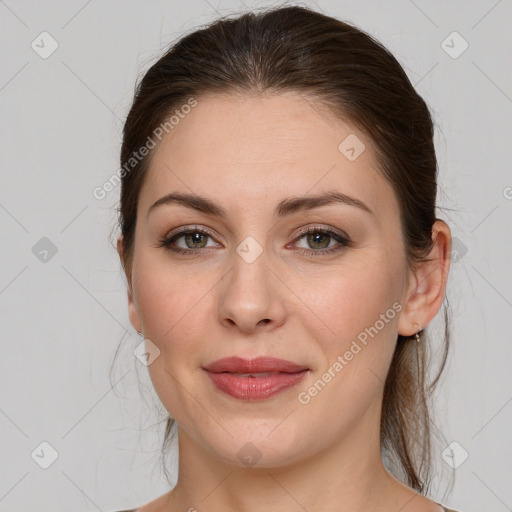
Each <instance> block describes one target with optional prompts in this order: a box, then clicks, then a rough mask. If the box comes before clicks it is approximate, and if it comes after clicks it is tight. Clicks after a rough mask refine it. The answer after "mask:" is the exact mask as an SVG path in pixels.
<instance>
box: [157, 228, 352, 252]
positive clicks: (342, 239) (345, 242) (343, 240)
mask: <svg viewBox="0 0 512 512" xmlns="http://www.w3.org/2000/svg"><path fill="white" fill-rule="evenodd" d="M192 233H200V234H202V235H206V236H208V237H210V238H214V237H213V235H212V233H210V232H209V231H207V230H205V229H203V228H200V227H197V226H196V227H193V228H186V229H183V230H181V231H178V232H177V233H174V234H172V235H171V236H169V237H164V238H162V239H160V240H159V245H158V247H165V248H166V249H167V250H169V251H172V252H175V253H178V254H186V255H189V256H192V255H196V254H199V253H200V252H204V250H205V249H206V248H203V249H182V248H181V247H175V246H173V245H172V244H173V243H174V242H175V241H176V240H178V239H180V238H181V237H182V236H184V235H188V234H192ZM310 233H321V234H322V235H327V236H329V237H330V238H334V239H335V240H336V241H337V242H338V243H339V245H337V246H334V247H331V248H329V249H321V250H315V249H304V248H301V249H299V250H297V253H298V254H300V255H305V256H313V257H316V256H328V255H330V254H333V253H335V252H338V251H341V250H342V249H344V248H345V247H350V246H351V241H350V239H349V238H348V237H346V236H343V235H341V234H340V233H337V232H335V231H333V230H330V229H325V228H320V227H316V226H310V227H308V228H305V229H303V230H301V231H300V232H299V233H298V235H297V237H296V238H295V240H294V242H295V241H298V240H300V239H301V238H303V237H304V236H305V235H308V234H310Z"/></svg>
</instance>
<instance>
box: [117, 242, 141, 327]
mask: <svg viewBox="0 0 512 512" xmlns="http://www.w3.org/2000/svg"><path fill="white" fill-rule="evenodd" d="M117 253H118V254H119V258H120V260H121V265H122V267H123V269H124V271H125V276H126V279H127V292H128V316H129V318H130V323H131V324H132V326H133V328H134V329H135V330H136V331H137V332H143V331H142V322H141V321H140V316H139V311H138V309H137V306H136V304H135V301H134V300H133V289H132V282H131V278H130V277H129V276H128V275H127V272H126V268H125V260H124V255H123V237H122V235H121V236H120V237H119V238H118V239H117Z"/></svg>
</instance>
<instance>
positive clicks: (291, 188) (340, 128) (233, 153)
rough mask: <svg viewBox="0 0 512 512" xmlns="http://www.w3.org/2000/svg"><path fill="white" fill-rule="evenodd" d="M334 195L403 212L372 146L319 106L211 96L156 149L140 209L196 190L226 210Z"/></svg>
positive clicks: (283, 97)
mask: <svg viewBox="0 0 512 512" xmlns="http://www.w3.org/2000/svg"><path fill="white" fill-rule="evenodd" d="M347 149H348V150H349V152H348V153H347ZM351 150H353V151H351ZM350 151H351V152H350ZM354 156H356V158H354ZM331 190H337V191H340V192H342V193H345V194H347V195H352V196H354V197H357V198H358V199H360V200H361V201H363V202H365V203H366V204H369V205H370V207H371V208H372V209H373V210H374V212H375V213H376V214H377V215H379V214H385V213H386V209H389V208H393V207H394V208H398V205H397V203H396V200H395V197H394V192H393V190H392V187H391V185H390V184H389V182H388V181H387V180H386V179H385V178H384V177H383V176H382V175H381V173H380V171H379V167H378V162H377V160H376V157H375V152H374V148H373V144H372V141H371V140H370V139H369V138H368V137H367V136H366V135H365V134H364V133H362V132H360V131H359V130H357V129H356V128H355V127H354V126H352V125H351V124H350V123H348V122H346V121H343V120H341V119H339V118H337V117H335V116H334V115H333V114H332V113H329V112H328V111H326V110H325V108H324V107H322V106H321V104H320V103H317V102H315V101H314V100H312V99H306V98H305V97H304V96H302V95H300V94H298V93H286V94H278V95H277V94H276V95H271V96H265V97H261V96H238V95H237V96H235V95H211V96H203V97H198V98H197V105H196V106H195V107H194V108H192V109H191V110H190V112H189V113H187V114H186V115H182V116H181V117H180V119H179V122H178V123H177V124H176V125H175V126H174V128H173V129H172V130H171V131H170V132H169V133H168V134H167V135H165V136H164V137H163V138H162V141H161V143H160V144H159V145H158V146H157V148H156V149H154V150H153V154H152V155H151V165H150V168H149V171H148V175H147V177H146V180H145V184H144V188H143V194H142V193H141V203H142V202H146V203H148V202H153V201H156V200H157V199H158V198H159V197H161V196H162V195H164V194H166V193H169V192H173V191H183V192H191V191H193V192H195V193H197V194H199V195H203V196H207V197H211V198H214V199H217V200H219V201H222V203H223V204H224V205H226V209H227V210H228V211H229V209H230V205H232V206H233V208H237V207H240V206H244V205H249V204H251V207H253V208H254V207H255V206H256V205H259V207H260V208H261V207H264V206H265V205H270V204H272V205H273V204H275V203H276V202H277V200H280V199H282V198H284V197H289V196H302V195H306V194H308V193H319V192H325V191H331ZM142 196H144V197H142ZM274 199H275V200H276V201H274ZM387 213H389V212H387Z"/></svg>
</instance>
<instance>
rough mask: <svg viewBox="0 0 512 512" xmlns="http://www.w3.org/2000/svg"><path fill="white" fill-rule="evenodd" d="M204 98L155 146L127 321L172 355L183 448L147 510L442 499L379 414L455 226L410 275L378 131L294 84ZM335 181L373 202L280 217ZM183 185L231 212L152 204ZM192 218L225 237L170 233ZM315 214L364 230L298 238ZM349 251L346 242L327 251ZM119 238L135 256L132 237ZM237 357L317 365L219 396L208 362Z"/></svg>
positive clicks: (162, 360) (167, 379)
mask: <svg viewBox="0 0 512 512" xmlns="http://www.w3.org/2000/svg"><path fill="white" fill-rule="evenodd" d="M197 99H198V105H197V106H196V107H195V108H194V109H192V111H191V112H190V113H189V114H188V115H187V116H186V117H185V118H184V119H182V120H180V122H179V124H178V125H177V126H176V127H175V128H174V130H173V131H171V132H170V133H169V134H168V135H166V136H165V137H164V138H163V139H162V142H161V143H160V144H159V146H158V147H157V148H155V149H154V150H153V153H152V155H151V158H152V161H151V166H150V169H149V171H148V176H147V179H146V181H145V183H144V186H143V188H142V189H141V192H140V197H139V204H138V219H137V224H136V231H135V246H134V253H133V261H132V266H131V269H130V270H131V281H129V283H128V285H129V286H128V307H129V316H130V321H131V323H132V325H133V327H134V328H135V329H136V330H138V331H141V332H142V333H143V335H144V337H145V338H146V339H149V340H151V342H152V343H154V344H155V345H156V346H157V347H158V349H159V350H160V351H161V352H160V355H159V357H157V358H156V359H155V361H154V362H153V363H151V364H150V365H149V367H148V369H149V372H150V376H151V379H152V382H153V385H154V387H155V390H156V392H157V394H158V396H159V398H160V400H161V401H162V403H163V405H164V406H165V407H166V409H167V410H168V411H169V413H170V415H171V416H172V417H173V418H175V420H176V421H177V423H178V435H179V451H180V453H179V478H178V483H177V485H176V487H175V488H174V489H173V490H172V491H171V492H170V493H167V494H165V495H163V496H161V497H160V498H158V499H157V500H155V501H153V502H151V503H148V504H147V505H145V506H144V507H142V508H141V509H140V511H142V512H154V511H171V510H172V511H175V510H176V511H178V510H179V511H182V510H183V511H186V510H194V509H195V510H197V511H206V510H208V511H209V512H217V511H219V512H220V511H222V512H226V511H235V510H236V511H239V510H243V511H248V512H256V511H268V510H279V511H281V512H288V511H297V510H307V511H308V512H316V511H320V510H321V511H323V512H325V511H335V510H336V511H339V510H347V511H348V510H350V511H363V510H373V511H379V512H388V511H389V512H391V511H393V512H396V511H398V510H400V511H401V512H411V511H413V510H414V511H415V512H417V511H420V512H422V511H424V512H427V511H431V512H438V511H440V510H441V508H440V507H439V505H437V504H435V503H434V502H433V501H431V500H429V499H427V498H426V497H423V496H421V495H419V494H418V493H416V492H415V491H414V490H412V489H410V488H408V487H407V486H405V485H404V484H402V483H401V482H399V481H398V480H396V479H395V478H394V477H392V476H391V474H390V473H389V472H388V471H387V470H386V469H385V468H384V466H383V464H382V458H381V451H380V437H379V425H380V414H381V405H382V395H383V386H384V381H385V377H386V375H387V372H388V369H389V365H390V362H391V357H392V354H393V350H394V347H395V343H396V339H397V335H398V334H402V335H412V334H415V333H416V332H417V331H418V330H419V328H420V326H421V327H425V326H427V325H428V323H429V322H430V321H431V320H432V319H433V318H434V316H435V315H436V313H437V312H438V311H439V309H440V307H441V304H442V301H443V298H444V293H445V286H446V279H447V275H448V270H449V255H450V251H451V234H450V229H449V228H448V226H447V225H446V224H445V223H444V222H442V221H436V223H435V225H434V226H433V238H434V239H435V245H434V247H433V249H432V252H431V254H430V257H431V258H433V261H432V262H429V263H425V264H423V265H421V266H420V267H419V268H417V269H416V270H415V271H414V272H413V271H412V270H411V269H410V268H408V266H407V263H406V260H405V247H404V244H403V240H402V234H401V225H400V217H399V206H398V202H397V198H396V196H395V193H394V191H393V189H392V187H391V185H390V183H389V182H388V181H387V180H386V179H385V178H384V177H383V176H382V175H381V174H380V172H379V170H378V165H377V161H376V158H375V151H374V148H373V145H372V141H371V140H369V139H368V137H367V136H365V134H363V133H361V132H360V131H358V130H357V129H356V128H355V127H354V126H351V125H350V124H348V123H345V122H342V121H341V120H339V119H336V118H334V117H332V116H331V115H329V114H328V113H326V112H325V111H323V110H322V109H321V108H320V107H319V105H318V104H315V103H314V102H313V101H308V100H307V99H306V98H304V97H302V96H300V95H299V94H297V93H286V94H279V95H273V96H267V97H255V96H244V97H242V96H234V95H233V96H229V95H224V96H220V95H216V96H208V97H206V96H203V97H199V98H197ZM349 134H355V135H356V136H357V137H358V138H359V139H360V140H361V141H363V143H364V144H365V146H366V149H365V150H364V151H363V153H362V154H361V155H360V156H359V157H358V158H357V159H356V160H354V161H350V160H349V159H347V158H346V157H345V156H344V155H343V154H342V153H341V152H340V151H339V150H338V146H339V144H340V142H342V141H343V140H344V139H345V138H346V137H347V136H348V135H349ZM331 190H335V191H338V192H342V193H344V194H347V195H349V196H352V197H354V198H357V199H359V200H361V201H363V202H364V203H365V204H366V205H367V206H368V207H369V208H370V209H371V210H372V212H373V214H370V213H368V212H365V211H364V210H362V209H360V208H357V207H354V206H351V205H347V204H342V203H335V204H331V205H325V206H322V207H320V208H316V209H313V210H309V211H307V210H306V211H298V212H295V213H293V214H290V215H287V216H285V217H283V218H277V217H273V211H274V208H275V206H276V205H277V203H279V201H281V200H283V199H284V198H288V197H290V196H296V197H301V196H304V195H311V194H317V193H321V192H326V191H331ZM170 192H183V193H192V192H193V193H196V194H199V195H201V196H205V197H208V198H209V199H211V200H213V201H215V202H216V203H218V204H220V205H222V206H223V207H224V208H225V209H226V211H227V215H226V218H224V219H221V218H219V217H217V216H214V215H211V214H206V213H202V212H199V211H196V210H193V209H190V208H187V207H185V206H182V205H179V204H169V205H161V206H158V207H156V208H154V209H153V210H152V211H151V213H150V214H149V215H148V210H149V207H150V205H152V204H153V203H154V202H155V201H157V200H158V199H160V198H161V197H162V196H164V195H166V194H168V193H170ZM196 225H197V226H200V227H202V228H205V229H208V230H209V231H211V232H212V234H213V236H212V237H209V236H207V237H203V238H196V239H195V240H194V239H188V245H187V238H186V237H183V236H182V237H181V238H180V239H178V240H176V241H175V244H177V245H178V246H179V247H181V248H184V249H185V250H186V249H189V250H190V249H194V248H196V249H199V250H200V251H203V252H201V253H199V254H196V255H181V254H176V253H173V252H171V251H170V250H169V249H167V248H166V247H160V246H159V240H160V239H161V238H163V237H165V236H166V235H168V234H169V233H171V231H173V230H175V228H180V227H192V228H193V227H194V226H196ZM308 226H314V227H319V228H321V229H334V230H335V231H336V230H338V231H342V232H343V233H345V234H346V235H348V237H349V239H350V240H351V242H352V243H351V245H349V246H340V245H339V242H338V241H337V240H336V239H335V238H333V237H331V238H329V237H327V238H324V239H321V238H316V243H315V238H314V237H313V238H311V237H309V241H308V236H307V235H302V236H301V238H299V235H298V234H297V233H298V230H299V229H300V228H303V227H308ZM248 236H251V237H253V238H254V239H255V240H256V241H257V242H258V244H259V246H260V247H261V250H262V252H261V254H260V255H259V256H258V257H257V258H256V259H255V261H253V262H251V263H248V262H247V261H246V260H244V259H243V258H242V257H241V256H240V255H239V254H238V253H237V252H236V249H237V247H238V246H239V244H240V243H241V242H242V241H243V240H244V239H245V238H246V237H248ZM194 243H195V245H194ZM335 246H338V247H340V251H337V252H334V253H332V254H327V255H325V256H322V255H315V254H320V252H321V251H322V250H323V249H325V248H331V247H335ZM300 249H309V250H310V251H317V253H315V254H310V255H308V254H299V253H298V251H299V250H300ZM118 250H119V254H120V256H121V258H122V257H123V254H122V245H121V240H119V242H118ZM251 250H254V249H251ZM395 302H397V303H399V304H401V305H402V309H401V311H400V312H398V313H396V315H395V316H394V318H392V319H388V322H387V323H385V326H384V327H383V328H382V329H381V330H379V332H378V334H377V335H375V336H374V337H373V338H369V342H368V343H367V345H366V346H363V348H362V350H361V351H360V352H358V353H357V355H355V356H354V357H353V359H352V360H351V361H349V362H348V364H347V365H346V366H345V367H344V368H343V370H342V371H340V372H338V373H337V374H336V377H334V378H333V379H332V380H331V381H330V382H329V383H328V384H327V385H326V386H325V387H324V388H323V389H322V390H321V391H320V392H319V393H318V394H317V395H316V396H314V397H313V398H311V401H310V402H309V403H308V404H301V403H299V401H298V399H297V397H298V394H299V393H300V392H301V391H307V390H308V388H309V387H311V386H312V385H313V383H314V382H315V381H317V380H318V379H319V378H320V377H321V376H322V374H323V373H324V372H326V371H328V368H329V367H331V366H332V365H333V363H334V362H335V361H336V359H337V357H338V356H339V355H343V354H344V353H345V352H346V351H347V350H348V349H349V348H350V346H351V343H352V341H353V340H355V339H356V338H357V335H358V334H359V333H361V332H362V331H364V330H365V328H368V327H370V326H373V325H375V323H376V321H377V320H378V319H379V318H381V317H380V315H381V314H385V313H386V311H387V310H389V309H390V308H391V307H392V305H393V303H395ZM265 319H266V320H267V321H265ZM413 342H414V341H411V343H413ZM231 355H239V356H241V357H246V358H253V357H257V356H261V355H270V356H274V357H278V358H283V359H287V360H291V361H293V362H296V363H299V364H305V365H307V366H308V367H309V368H310V372H309V374H308V375H307V376H306V378H305V379H304V380H303V381H302V382H301V383H300V384H299V385H298V386H297V387H296V388H291V389H288V390H286V391H285V392H282V393H280V394H278V395H276V396H274V397H272V398H270V399H267V400H263V401H259V402H245V401H241V400H236V399H234V398H231V397H229V396H227V395H225V394H223V393H221V392H219V391H217V390H216V389H215V388H214V387H213V386H212V384H211V382H210V380H209V378H208V377H207V375H206V374H205V372H204V371H203V370H202V367H203V366H205V365H207V364H208V363H211V362H213V361H215V360H217V359H219V358H222V357H226V356H231ZM248 442H251V443H252V444H253V445H255V446H256V447H257V449H258V451H259V453H260V454H261V459H260V460H259V461H258V463H257V464H256V465H254V466H253V467H247V466H245V465H244V464H243V463H242V462H241V461H240V460H239V459H238V457H237V452H238V451H239V450H240V449H241V448H242V447H243V446H244V445H245V444H246V443H248ZM192 507H193V509H191V508H192Z"/></svg>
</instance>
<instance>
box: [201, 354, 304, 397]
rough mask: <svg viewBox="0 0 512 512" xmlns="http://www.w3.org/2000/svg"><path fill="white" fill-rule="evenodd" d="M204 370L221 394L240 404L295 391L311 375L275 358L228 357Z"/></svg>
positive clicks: (289, 362) (294, 365)
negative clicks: (293, 389) (287, 391)
mask: <svg viewBox="0 0 512 512" xmlns="http://www.w3.org/2000/svg"><path fill="white" fill-rule="evenodd" d="M204 370H206V372H207V374H208V377H210V380H211V382H212V383H213V385H214V386H215V388H216V389H217V390H218V391H221V392H222V393H224V394H227V395H229V396H231V397H233V398H237V399H239V400H262V399H267V398H270V397H272V396H274V395H276V394H277V393H280V392H282V391H284V390H286V389H289V388H291V387H295V386H296V385H297V384H298V383H299V382H300V381H301V380H302V379H303V378H304V377H305V376H306V375H307V373H308V372H309V368H308V367H307V366H303V365H299V364H296V363H292V362H291V361H285V360H284V359H276V358H272V357H259V358H256V359H251V360H248V359H242V358H240V357H228V358H224V359H219V360H217V361H215V362H214V363H211V364H210V365H208V366H206V367H205V368H204Z"/></svg>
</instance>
